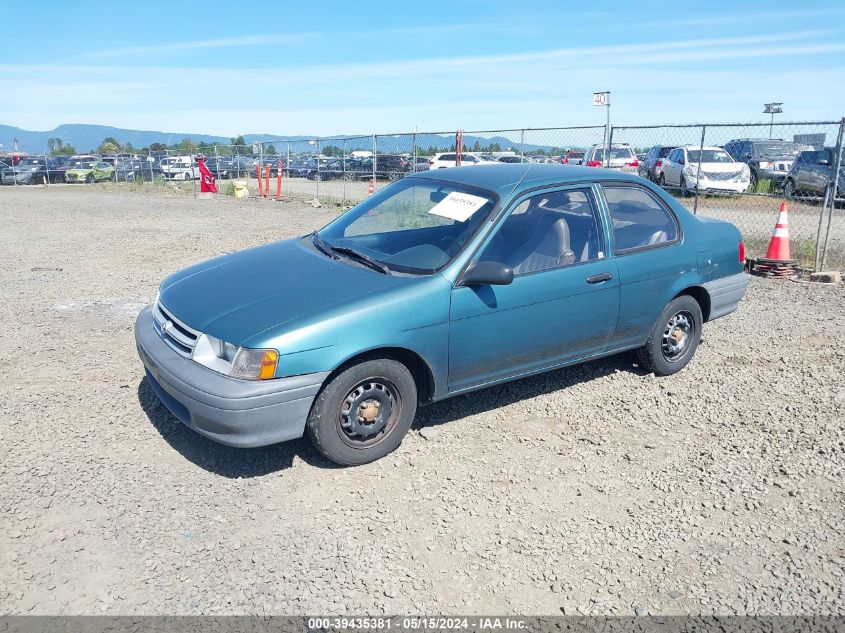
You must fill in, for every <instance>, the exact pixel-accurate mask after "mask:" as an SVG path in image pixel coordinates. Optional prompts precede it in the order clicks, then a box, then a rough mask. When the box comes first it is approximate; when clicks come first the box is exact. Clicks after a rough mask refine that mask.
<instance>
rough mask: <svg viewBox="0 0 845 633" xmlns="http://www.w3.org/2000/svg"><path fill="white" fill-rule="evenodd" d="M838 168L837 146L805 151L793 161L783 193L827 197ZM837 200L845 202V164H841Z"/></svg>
mask: <svg viewBox="0 0 845 633" xmlns="http://www.w3.org/2000/svg"><path fill="white" fill-rule="evenodd" d="M835 169H836V148H833V147H825V148H823V149H819V150H812V151H804V152H800V153H799V154H798V158H797V159H796V160H795V162H793V163H792V168H791V169H790V170H789V173H788V174H787V176H786V181H785V182H784V185H783V193H784V195H785V196H786V197H787V198H802V197H821V198H825V199H826V198H827V197H828V196H829V192H831V191H832V190H833V182H834V180H837V179H836V178H835V177H834V173H835V172H834V170H835ZM836 201H837V202H845V164H843V165H841V166H840V170H839V178H838V180H837V188H836Z"/></svg>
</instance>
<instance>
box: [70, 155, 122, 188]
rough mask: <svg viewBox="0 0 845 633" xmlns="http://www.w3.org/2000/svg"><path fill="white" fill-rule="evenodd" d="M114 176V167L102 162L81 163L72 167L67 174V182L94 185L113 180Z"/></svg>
mask: <svg viewBox="0 0 845 633" xmlns="http://www.w3.org/2000/svg"><path fill="white" fill-rule="evenodd" d="M113 176H114V167H113V166H112V165H109V164H108V163H107V162H105V161H102V160H90V161H81V162H78V163H76V164H74V165H72V166H71V167H70V168H69V169H68V170H67V171H66V172H65V181H66V182H70V183H74V182H85V183H88V184H92V183H95V182H101V181H103V180H111V179H112V177H113Z"/></svg>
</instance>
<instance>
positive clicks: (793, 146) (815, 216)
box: [610, 121, 845, 270]
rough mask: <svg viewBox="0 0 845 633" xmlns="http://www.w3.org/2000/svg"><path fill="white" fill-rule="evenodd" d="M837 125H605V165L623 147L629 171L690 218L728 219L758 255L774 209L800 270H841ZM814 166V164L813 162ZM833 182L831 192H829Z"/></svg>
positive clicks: (843, 228) (843, 225) (843, 243)
mask: <svg viewBox="0 0 845 633" xmlns="http://www.w3.org/2000/svg"><path fill="white" fill-rule="evenodd" d="M843 125H845V122H843V121H818V122H801V123H793V122H789V123H759V124H753V123H752V124H732V123H721V124H702V125H683V126H640V127H627V126H626V127H613V128H612V129H611V139H610V142H611V152H610V156H611V159H612V158H613V156H614V152H618V153H620V154H621V153H624V152H625V151H627V148H630V150H631V151H632V152H634V153H637V154H639V155H640V157H639V159H638V160H637V161H636V162H637V167H636V169H633V168H632V167H631V168H628V169H630V170H631V171H636V172H637V173H639V175H640V176H643V177H644V178H648V179H650V180H652V181H653V182H656V183H658V184H660V185H661V186H662V187H664V188H665V189H667V190H668V191H669V192H670V193H672V195H673V196H675V197H676V198H677V199H678V200H680V201H681V202H682V203H683V204H685V205H686V206H687V207H689V208H690V210H692V211H693V212H694V213H696V214H698V215H702V216H707V217H714V218H720V219H723V220H728V221H730V222H732V223H733V224H735V225H736V226H737V227H739V229H740V230H741V231H742V234H743V237H744V240H745V242H746V248H747V252H748V253H749V255H750V256H752V257H762V256H764V255H765V252H766V247H767V246H768V243H769V239H770V237H771V234H772V229H773V227H774V225H775V222H776V219H777V215H778V211H779V209H780V206H781V204H782V203H785V204H786V205H787V208H788V210H789V231H790V241H791V245H792V256H793V258H795V259H796V260H798V265H799V266H801V267H803V268H807V269H813V270H817V269H822V268H826V267H827V268H836V269H842V268H843V267H845V222H844V221H843V220H844V218H843V213H842V210H841V209H838V208H837V207H838V206H841V203H842V202H843V201H845V200H843V197H842V191H843V189H845V183H843V182H841V180H842V174H841V170H839V169H837V168H836V165H835V162H836V158H837V156H838V155H839V154H840V153H841V146H842V143H841V135H842V129H843ZM820 161H821V163H820ZM837 181H840V182H839V184H838V190H839V192H840V193H839V194H838V195H837V196H836V197H835V199H834V196H833V194H832V192H833V191H834V189H835V188H836V187H837Z"/></svg>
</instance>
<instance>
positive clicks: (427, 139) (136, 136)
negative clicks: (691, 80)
mask: <svg viewBox="0 0 845 633" xmlns="http://www.w3.org/2000/svg"><path fill="white" fill-rule="evenodd" d="M243 136H244V140H245V141H246V142H247V143H250V144H251V143H254V142H257V141H263V142H265V143H273V144H275V145H276V150H277V151H278V152H279V153H284V152H286V151H287V143H288V142H290V143H291V151H292V152H303V151H313V150H314V149H315V148H314V147H313V145H312V144H311V143H309V142H308V141H309V140H314V137H309V136H278V135H274V134H244V135H243ZM338 136H341V135H338ZM108 137H112V138H115V139H117V140H118V141H119V142H120V143H124V144H125V143H132V145H133V146H134V147H136V148H141V147H148V146H149V145H150V144H152V143H164V144H166V145H173V144H176V143H178V142H179V141H181V140H182V139H185V138H190V139H191V140H192V141H193V142H194V143H216V144H219V145H226V144H228V143H229V142H230V141H231V139H230V138H229V137H226V136H214V135H211V134H196V133H189V132H184V133H182V132H159V131H154V130H128V129H124V128H116V127H109V126H107V125H87V124H81V123H71V124H62V125H60V126H58V127H57V128H56V129H54V130H49V131H46V132H37V131H31V130H22V129H21V128H17V127H12V126H9V125H0V145H2V150H3V151H10V150H12V149H13V148H14V146H15V145H14V143H15V140H17V146H18V149H19V150H20V151H22V152H27V153H30V154H37V153H43V152H46V151H47V141H48V139H51V138H60V139H61V140H62V142H63V143H64V144H66V145H73V146H74V147H75V148H76V149H77V151H79V152H87V151H90V150H93V149H96V148H97V147H98V146H99V145H100V143H102V142H103V140H104V139H106V138H108ZM321 141H322V140H321ZM416 141H417V147H418V148H420V149H421V150H426V149H428V148H429V147H433V148H435V149H439V150H448V149H449V148H450V147H451V146H452V145H454V142H455V137H454V136H452V135H441V134H417V138H416ZM476 142H478V144H479V146H481V147H484V148H486V147H489V146H490V145H491V144H494V143H495V144H497V145H498V146H499V148H500V149H501V150H502V151H504V150H508V149H515V150H517V151H518V149H519V143H518V141H514V140H511V139H508V138H505V137H503V136H494V137H491V138H485V137H483V136H472V135H464V148H465V149H466V150H467V151H471V150H472V148H473V146H475V143H476ZM324 143H325V144H326V145H336V146H342V145H344V143H342V142H340V141H336V140H331V139H326V140H325V141H324ZM372 144H373V143H372V137H370V136H357V137H355V138H351V139H349V140H347V141H346V143H345V146H346V149H347V151H352V150H355V149H368V150H371V149H372ZM549 149H551V147H549V146H544V145H532V144H526V145H525V146H524V147H523V150H524V151H525V152H535V151H538V150H549ZM378 151H379V152H390V153H406V152H407V153H411V152H412V151H413V137H412V135H411V134H406V135H400V136H379V137H378Z"/></svg>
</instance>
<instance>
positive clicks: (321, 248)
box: [311, 231, 337, 259]
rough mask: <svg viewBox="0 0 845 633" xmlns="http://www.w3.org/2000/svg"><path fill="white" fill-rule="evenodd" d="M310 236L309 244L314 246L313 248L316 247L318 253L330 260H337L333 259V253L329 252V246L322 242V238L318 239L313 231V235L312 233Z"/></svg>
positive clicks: (317, 234)
mask: <svg viewBox="0 0 845 633" xmlns="http://www.w3.org/2000/svg"><path fill="white" fill-rule="evenodd" d="M311 235H312V237H311V242H312V243H313V244H314V246H316V247H317V250H318V251H320V252H321V253H322V254H323V255H325V256H327V257H331V258H332V259H337V257H335V255H334V253H332V252H331V251H330V250H329V246H328V245H327V244H326V243H325V242H324V241H323V238H321V237H320V234H319V233H317V232H316V231H314V233H312V234H311Z"/></svg>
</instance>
